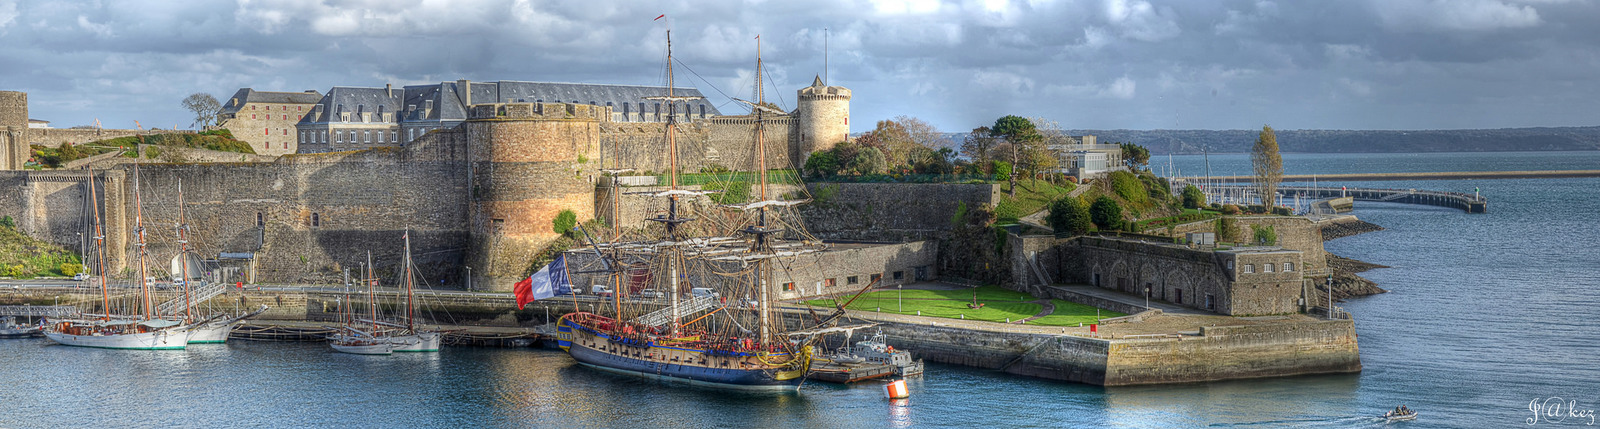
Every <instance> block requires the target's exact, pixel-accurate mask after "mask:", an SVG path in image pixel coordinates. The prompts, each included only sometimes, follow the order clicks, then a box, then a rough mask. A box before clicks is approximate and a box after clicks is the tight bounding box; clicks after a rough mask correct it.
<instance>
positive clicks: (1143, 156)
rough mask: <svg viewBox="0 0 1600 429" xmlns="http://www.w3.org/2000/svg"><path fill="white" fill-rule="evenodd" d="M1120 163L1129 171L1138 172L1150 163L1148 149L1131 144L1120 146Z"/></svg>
mask: <svg viewBox="0 0 1600 429" xmlns="http://www.w3.org/2000/svg"><path fill="white" fill-rule="evenodd" d="M1122 163H1123V164H1127V165H1128V168H1129V169H1133V170H1138V169H1141V168H1144V166H1145V165H1146V164H1149V163H1150V149H1145V147H1144V146H1139V145H1136V144H1133V143H1123V144H1122Z"/></svg>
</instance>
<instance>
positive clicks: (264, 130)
mask: <svg viewBox="0 0 1600 429" xmlns="http://www.w3.org/2000/svg"><path fill="white" fill-rule="evenodd" d="M261 135H264V136H270V135H272V129H271V128H262V129H261Z"/></svg>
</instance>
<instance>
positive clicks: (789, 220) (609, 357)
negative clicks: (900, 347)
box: [536, 31, 832, 391]
mask: <svg viewBox="0 0 1600 429" xmlns="http://www.w3.org/2000/svg"><path fill="white" fill-rule="evenodd" d="M757 41H758V43H759V39H757ZM757 52H758V54H757V63H756V64H757V69H756V70H757V76H756V86H755V87H756V97H755V100H756V101H755V102H747V101H744V100H738V101H740V102H741V103H744V104H747V105H750V106H751V114H752V116H754V119H755V121H754V122H753V123H754V130H753V140H754V142H753V146H754V151H753V153H754V158H755V159H754V160H753V161H754V162H753V163H752V164H753V165H751V167H753V169H754V171H755V172H756V173H755V174H754V175H755V176H758V177H759V193H755V192H752V193H750V197H755V198H754V199H755V201H748V200H749V199H750V198H745V199H744V200H741V201H736V200H734V198H735V195H734V193H731V192H730V193H728V194H718V193H717V192H715V191H708V190H704V188H702V189H699V190H696V189H687V188H685V187H683V186H680V183H679V171H678V170H679V166H678V157H677V154H678V144H677V140H676V138H677V137H676V132H677V118H679V116H680V115H679V114H678V113H679V112H677V111H676V110H675V109H677V108H679V107H680V106H683V105H684V104H683V102H686V101H690V100H693V99H697V98H698V97H683V96H679V95H677V94H674V89H673V82H672V65H673V59H672V39H671V32H670V31H668V32H667V68H666V81H667V85H666V95H665V96H661V97H647V99H650V100H655V101H657V102H661V103H664V104H666V105H667V113H668V115H667V118H668V119H667V121H666V124H665V130H664V133H665V136H664V137H665V143H666V149H667V153H666V154H665V155H666V156H667V158H668V161H669V163H670V165H671V168H670V173H669V175H668V177H669V179H668V180H669V183H668V184H667V186H666V187H665V189H664V190H658V191H652V192H641V193H638V194H642V195H643V196H644V197H646V198H656V199H660V200H664V202H665V206H666V207H665V213H664V214H661V215H657V216H655V217H651V218H646V219H644V220H646V221H648V222H645V225H644V226H643V227H642V228H639V229H636V230H629V229H627V228H623V227H612V228H616V230H615V231H610V232H609V233H605V232H602V233H601V234H599V235H600V236H610V237H613V239H611V240H598V239H596V235H595V234H591V231H589V229H584V228H582V227H581V226H580V232H581V233H582V235H583V236H584V237H587V240H588V242H589V244H588V245H587V246H585V248H583V249H582V250H575V251H569V252H568V253H566V254H564V256H570V258H567V259H566V260H568V261H570V260H578V259H586V260H589V261H590V262H589V263H587V266H583V265H585V263H584V262H582V261H580V262H576V263H571V264H572V265H576V266H580V270H579V271H577V272H578V273H590V274H593V277H595V278H603V279H605V281H606V282H608V283H609V286H607V287H601V286H598V285H597V286H595V288H596V289H597V290H599V291H604V292H609V293H605V294H603V295H601V296H603V297H604V299H605V300H606V301H608V302H604V303H598V304H597V306H596V307H594V308H595V310H592V311H576V312H573V313H569V314H567V315H565V316H562V317H561V318H560V319H559V320H558V321H557V322H556V331H557V338H558V345H559V346H560V348H561V349H562V350H565V351H566V352H567V353H568V354H570V355H571V356H572V358H573V359H574V360H576V361H578V363H580V364H582V365H584V366H587V367H591V368H595V369H600V370H604V371H609V372H615V373H621V374H627V375H633V376H639V377H646V378H653V379H661V380H668V381H681V382H687V383H690V384H696V385H701V386H707V387H713V388H719V389H729V390H746V391H793V390H797V389H798V387H799V385H800V384H801V382H802V381H803V380H804V379H805V375H806V373H807V372H808V371H809V370H810V368H811V362H812V340H813V339H814V338H815V336H814V335H811V336H807V335H805V334H804V333H798V332H795V331H791V330H789V329H787V328H786V326H785V323H784V322H783V318H782V317H781V315H780V314H776V313H777V312H776V311H775V308H774V295H776V294H775V293H772V287H773V286H774V285H775V284H776V283H774V277H773V275H774V269H775V267H776V266H779V265H784V266H788V265H787V264H788V262H786V261H787V260H792V259H794V258H796V257H798V256H800V255H804V254H807V253H812V252H817V251H821V250H823V248H824V246H823V245H822V244H821V241H820V240H816V239H814V238H811V237H810V235H809V234H808V233H806V231H805V230H804V226H803V224H802V223H801V222H799V221H798V216H795V215H794V213H793V211H792V207H793V206H794V205H796V204H800V203H803V202H805V201H806V200H799V199H791V200H781V199H774V198H772V197H773V196H772V195H769V193H768V176H769V170H768V168H767V160H766V151H767V148H766V143H765V138H766V137H765V129H764V125H763V122H764V120H765V118H766V117H767V116H768V115H770V114H781V113H782V112H778V111H776V110H772V109H769V108H767V107H765V106H763V104H764V103H763V101H764V100H763V97H762V95H761V93H762V91H761V88H762V86H761V83H760V82H761V80H760V79H761V78H760V74H761V73H760V70H762V68H761V65H760V64H761V62H760V55H759V52H760V47H759V44H758V45H757ZM801 189H804V188H803V187H802V188H801ZM636 195H637V194H636ZM660 200H658V201H660ZM786 209H789V210H788V211H787V212H785V210H786ZM785 215H787V216H785ZM696 216H698V218H697V217H696ZM591 229H592V227H591ZM561 260H562V259H560V258H558V261H561ZM560 264H562V265H563V267H554V268H561V269H565V268H564V266H565V265H566V264H568V263H566V262H560ZM554 265H556V264H552V266H554ZM547 268H551V267H547ZM541 273H543V271H541ZM536 275H537V274H536ZM625 283H626V285H625ZM630 291H631V293H630ZM574 307H579V306H578V305H577V303H576V298H574ZM604 307H610V308H604ZM577 309H578V310H581V307H580V308H577ZM829 319H830V320H831V319H832V318H831V317H830V318H829ZM793 334H800V335H793Z"/></svg>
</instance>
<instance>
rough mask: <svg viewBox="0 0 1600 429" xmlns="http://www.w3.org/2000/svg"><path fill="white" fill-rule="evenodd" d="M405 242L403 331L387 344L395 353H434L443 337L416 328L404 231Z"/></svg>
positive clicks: (408, 238)
mask: <svg viewBox="0 0 1600 429" xmlns="http://www.w3.org/2000/svg"><path fill="white" fill-rule="evenodd" d="M405 240H406V257H405V283H406V320H405V322H406V323H405V328H404V330H402V331H400V332H395V333H393V334H392V335H390V336H389V342H390V343H391V344H393V345H394V351H397V352H436V351H439V342H440V338H441V337H443V335H441V334H440V333H439V332H438V331H432V330H426V329H418V328H417V305H416V285H415V284H414V283H413V282H412V281H413V279H412V278H411V232H410V231H406V235H405Z"/></svg>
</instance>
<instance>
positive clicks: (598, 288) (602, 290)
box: [589, 285, 611, 296]
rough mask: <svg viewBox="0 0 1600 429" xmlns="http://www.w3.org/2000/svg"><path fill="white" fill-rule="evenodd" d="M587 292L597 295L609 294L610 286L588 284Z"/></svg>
mask: <svg viewBox="0 0 1600 429" xmlns="http://www.w3.org/2000/svg"><path fill="white" fill-rule="evenodd" d="M589 293H593V294H595V295H599V296H611V287H610V286H606V285H594V286H590V287H589Z"/></svg>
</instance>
